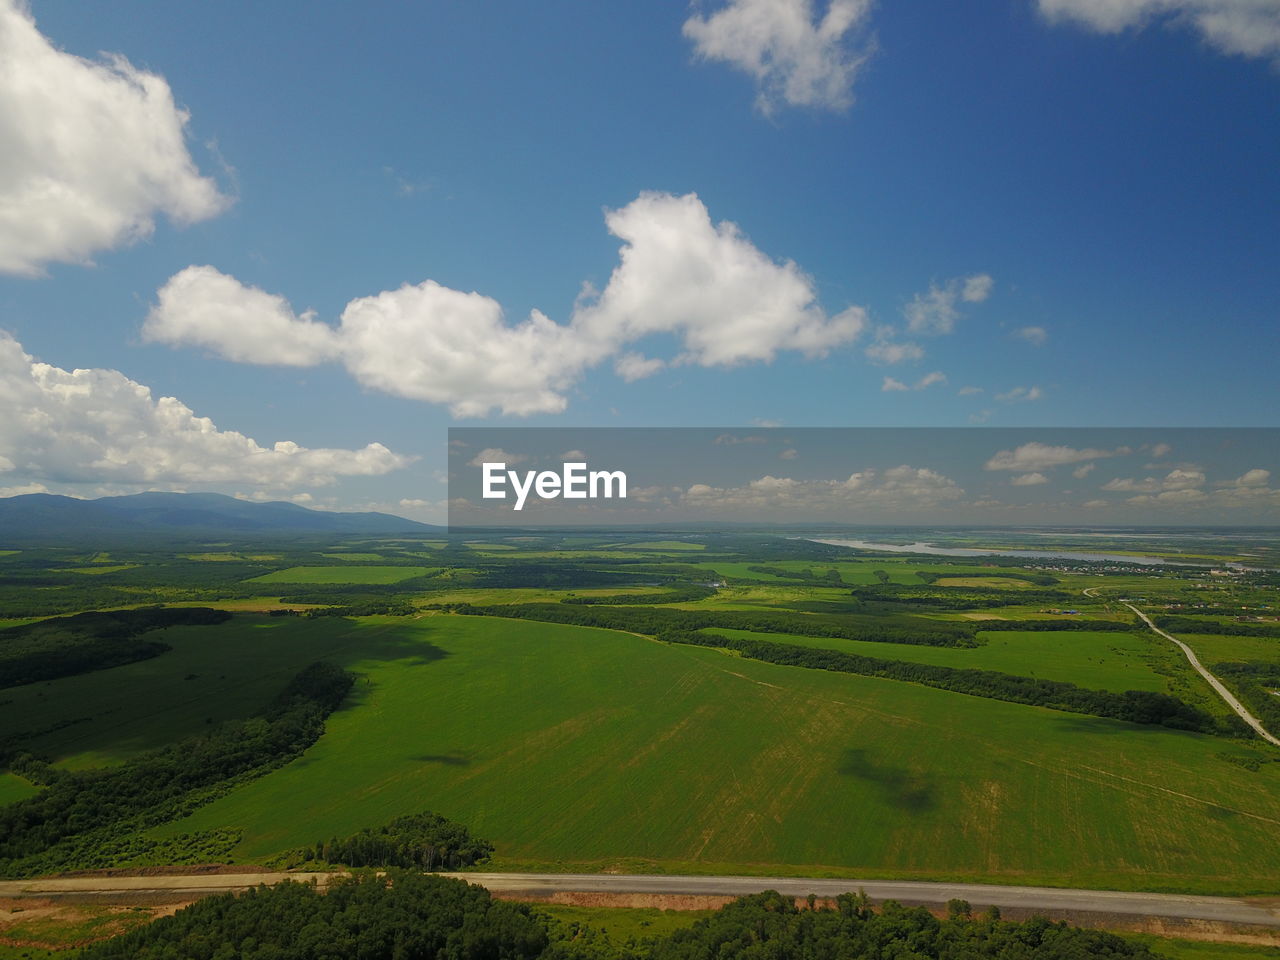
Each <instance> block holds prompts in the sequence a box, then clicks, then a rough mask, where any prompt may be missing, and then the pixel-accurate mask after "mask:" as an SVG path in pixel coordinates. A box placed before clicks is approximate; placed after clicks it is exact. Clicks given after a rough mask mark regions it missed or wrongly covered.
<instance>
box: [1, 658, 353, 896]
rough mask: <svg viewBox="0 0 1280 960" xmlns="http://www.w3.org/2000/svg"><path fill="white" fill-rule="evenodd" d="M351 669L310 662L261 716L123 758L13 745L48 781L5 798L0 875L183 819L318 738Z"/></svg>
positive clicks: (18, 761) (93, 854) (70, 859)
mask: <svg viewBox="0 0 1280 960" xmlns="http://www.w3.org/2000/svg"><path fill="white" fill-rule="evenodd" d="M354 679H355V678H354V676H353V675H352V674H350V673H347V672H346V671H345V670H343V669H341V668H340V667H337V666H335V665H333V664H330V663H323V662H322V663H313V664H311V665H310V666H308V667H306V668H305V669H303V670H302V671H301V672H300V673H298V674H297V675H296V676H295V677H294V678H293V679H292V680H291V681H290V682H289V684H288V685H287V686H286V687H285V688H284V690H282V691H281V692H280V694H279V695H278V696H277V697H276V698H275V699H274V700H273V701H272V702H271V704H270V705H268V707H267V708H266V709H265V710H264V711H263V712H262V713H261V714H259V715H258V716H255V717H251V718H249V719H248V720H239V721H232V722H228V723H224V724H221V725H220V726H217V727H215V728H214V729H212V730H210V731H209V732H208V733H205V734H203V735H200V736H196V737H188V738H186V739H183V740H179V741H177V742H175V743H173V744H171V745H169V746H167V747H164V748H162V749H160V750H156V751H153V752H151V753H147V754H144V755H143V756H141V757H137V758H135V759H133V760H129V761H127V762H126V763H123V764H121V765H120V766H118V767H110V768H107V769H103V770H83V771H74V772H69V771H63V770H58V769H57V768H54V767H51V766H49V765H48V764H47V763H44V762H42V761H40V760H39V759H38V758H33V757H32V756H31V755H30V754H26V753H22V752H19V751H17V750H16V749H14V748H10V752H9V755H8V756H6V757H0V760H3V761H5V765H7V766H9V767H11V768H13V769H19V770H22V771H23V773H24V774H28V775H32V776H34V777H36V778H37V779H38V780H40V781H42V782H43V783H45V784H46V786H45V789H44V790H42V791H40V793H38V794H36V795H35V796H33V797H28V798H27V799H25V800H19V801H17V802H16V803H11V804H8V805H6V806H3V807H0V875H5V876H27V875H32V874H35V873H41V872H48V871H50V870H53V869H67V868H69V867H72V866H98V865H101V864H100V863H99V862H96V861H97V860H100V859H101V857H100V855H99V853H98V852H97V848H98V847H100V846H103V845H105V846H106V847H108V848H109V847H111V845H112V844H116V843H119V842H120V841H121V840H122V838H123V837H124V836H125V835H128V834H130V833H132V832H136V831H137V830H140V829H142V828H145V827H149V826H154V825H156V824H159V823H164V822H167V821H169V820H174V819H177V818H178V817H180V816H183V815H185V814H186V813H187V812H189V811H190V810H192V809H194V808H195V807H197V806H199V805H200V804H202V803H205V802H208V801H209V800H211V799H214V798H215V797H216V796H219V795H220V794H221V793H222V792H225V791H226V789H229V785H230V784H232V783H234V782H239V780H240V779H243V778H245V777H247V776H257V775H260V774H262V773H265V772H266V771H267V770H270V769H272V768H275V767H278V766H281V765H283V764H285V763H287V762H288V761H289V760H292V759H293V758H295V757H297V756H299V755H300V754H301V753H302V752H303V751H304V750H306V749H307V747H309V746H311V745H312V744H313V743H315V742H316V740H318V739H319V738H320V735H321V734H322V733H323V732H324V723H325V718H326V717H328V715H329V714H330V713H332V712H333V711H334V710H335V709H336V708H337V707H338V704H340V703H341V702H342V700H343V698H344V697H345V696H346V695H347V692H348V691H349V690H350V689H351V685H352V683H353V682H354ZM95 858H96V859H95Z"/></svg>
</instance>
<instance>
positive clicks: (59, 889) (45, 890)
mask: <svg viewBox="0 0 1280 960" xmlns="http://www.w3.org/2000/svg"><path fill="white" fill-rule="evenodd" d="M328 876H330V875H329V874H323V873H297V874H286V873H254V874H210V875H207V876H182V877H77V878H66V879H49V880H6V881H0V897H18V896H27V897H41V896H55V897H56V896H78V897H83V896H92V895H110V894H120V893H133V894H142V893H158V894H163V895H166V896H175V895H179V894H187V895H191V896H200V895H204V894H208V893H216V892H223V891H227V890H243V889H245V888H247V887H252V886H256V885H258V884H260V883H267V884H272V883H279V882H280V881H282V880H286V879H295V880H299V879H300V880H309V879H318V880H319V881H320V882H321V883H323V882H324V880H325V879H327V878H328ZM456 876H459V877H461V878H462V879H465V880H468V881H470V882H471V883H477V884H480V885H481V886H484V887H487V888H488V889H489V890H492V891H494V892H495V893H507V894H512V893H523V894H527V895H529V896H534V897H546V896H550V895H552V894H555V893H625V894H635V893H641V894H671V895H677V896H689V895H693V896H741V895H742V894H747V893H759V892H760V891H762V890H777V891H779V892H781V893H785V894H791V895H793V896H797V897H804V896H808V895H809V894H810V893H813V894H817V895H818V896H820V897H833V896H836V895H837V894H841V893H845V892H848V891H857V890H859V889H861V890H865V891H866V893H867V895H868V896H869V897H871V899H872V900H875V901H882V900H899V901H902V902H903V903H909V904H916V903H920V904H926V905H941V904H945V903H946V902H947V901H948V900H950V899H952V898H960V899H963V900H968V901H969V902H970V904H972V905H973V907H974V908H975V909H985V908H986V907H988V906H991V905H993V904H994V905H996V906H998V907H1000V908H1001V909H1022V910H1040V911H1046V912H1051V913H1062V912H1067V911H1070V912H1085V913H1102V914H1108V915H1112V916H1116V915H1119V916H1132V917H1166V918H1177V919H1190V920H1214V921H1219V922H1225V923H1245V924H1257V925H1261V926H1267V927H1280V898H1278V899H1275V900H1271V901H1262V900H1246V899H1236V898H1230V897H1196V896H1182V895H1175V894H1159V893H1120V892H1116V891H1109V890H1060V889H1056V888H1052V887H998V886H991V885H987V884H976V883H923V882H915V881H897V880H892V881H890V880H827V879H816V878H795V877H686V876H645V875H619V874H560V873H554V874H541V873H464V874H457V875H456Z"/></svg>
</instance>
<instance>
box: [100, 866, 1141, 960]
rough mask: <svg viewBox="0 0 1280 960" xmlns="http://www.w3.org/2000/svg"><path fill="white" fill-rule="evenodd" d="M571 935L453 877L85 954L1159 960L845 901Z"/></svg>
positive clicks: (352, 881) (232, 911) (401, 878)
mask: <svg viewBox="0 0 1280 960" xmlns="http://www.w3.org/2000/svg"><path fill="white" fill-rule="evenodd" d="M592 933H593V931H591V930H590V929H588V930H586V931H584V930H582V929H581V927H580V926H578V925H574V926H573V927H571V928H566V926H565V925H562V924H560V923H558V922H557V921H555V920H553V919H552V918H551V917H549V916H547V915H546V914H542V913H539V912H537V910H536V908H534V907H532V906H531V905H529V904H523V903H510V902H505V901H501V900H496V899H494V898H493V897H492V895H491V894H490V893H489V892H488V891H487V890H485V889H483V888H482V887H477V886H471V885H469V884H467V883H464V882H463V881H462V880H456V879H453V878H449V877H440V876H424V875H422V874H415V873H406V872H400V871H392V872H390V873H389V874H386V875H374V874H361V875H357V876H353V877H349V878H341V879H335V880H334V881H332V882H331V883H330V884H329V885H328V887H327V888H326V892H325V893H324V894H323V895H321V893H320V892H319V891H318V890H317V888H316V887H315V886H314V885H312V884H303V883H294V882H286V883H282V884H279V885H277V886H274V887H258V888H256V889H253V890H249V891H246V892H244V893H241V894H230V893H228V894H221V895H219V896H213V897H206V898H205V899H203V900H200V901H198V902H197V903H194V904H192V905H191V906H188V907H186V908H184V909H182V910H179V911H178V912H177V913H175V914H174V915H173V916H170V917H162V918H161V919H159V920H156V921H155V922H154V923H151V924H150V925H148V926H146V927H142V928H141V929H137V930H134V931H132V932H130V933H127V934H125V935H123V936H120V937H117V938H115V939H113V940H108V941H105V942H103V943H100V944H97V945H94V946H91V947H89V948H87V949H86V950H85V951H84V952H83V953H82V954H80V956H81V957H82V958H83V960H112V958H129V960H178V958H181V960H224V958H232V957H234V958H237V960H330V958H332V960H337V958H349V957H350V958H354V957H359V958H361V960H417V958H423V960H426V958H429V960H783V958H791V957H797V958H801V957H802V958H816V960H862V958H884V960H889V958H901V960H926V958H934V960H988V958H990V960H1083V958H1090V960H1121V958H1132V960H1154V956H1155V955H1154V954H1152V953H1151V952H1150V950H1149V949H1148V948H1147V946H1146V945H1145V944H1140V943H1136V942H1133V941H1129V940H1125V939H1123V938H1121V937H1119V936H1117V935H1115V934H1113V933H1107V932H1105V931H1099V930H1082V929H1080V928H1079V927H1071V926H1068V925H1067V924H1066V923H1064V922H1058V923H1052V922H1050V921H1048V920H1045V919H1043V918H1041V917H1033V918H1032V919H1030V920H1027V921H1024V922H1009V921H1005V920H1002V919H1001V917H1000V913H999V911H998V910H996V909H994V908H992V909H990V910H988V911H986V912H984V913H983V914H981V915H980V916H974V915H973V913H972V911H971V909H970V908H969V906H968V904H966V903H964V902H963V901H958V900H957V901H952V902H951V903H950V904H949V905H948V915H947V917H946V918H945V919H939V918H937V917H935V916H934V915H933V914H932V913H930V912H929V911H928V910H926V909H925V908H924V907H904V906H902V905H901V904H898V903H896V902H893V901H890V902H888V903H885V904H884V905H883V906H882V907H881V908H880V909H878V910H877V909H873V908H872V906H871V904H870V901H869V900H868V898H867V897H866V896H864V895H862V894H852V893H846V894H842V895H840V896H839V897H837V898H836V900H835V905H834V907H828V906H825V905H824V906H818V905H817V903H816V901H815V900H814V899H813V898H810V899H809V902H808V903H807V904H806V906H805V907H799V906H797V904H796V902H795V900H794V899H793V898H791V897H786V896H783V895H782V894H780V893H777V892H776V891H772V890H770V891H766V892H764V893H760V894H755V895H752V896H747V897H739V898H738V899H737V900H734V901H732V902H731V903H729V904H727V905H725V906H724V907H722V908H721V909H720V910H718V911H716V912H715V913H714V914H713V915H711V916H710V917H706V918H704V919H700V920H698V921H696V922H695V923H694V924H692V925H691V926H690V927H689V928H687V929H683V930H677V931H676V932H674V933H671V934H668V935H666V936H659V937H653V938H649V939H645V940H641V941H640V942H634V941H631V942H628V943H625V944H616V943H614V942H613V941H612V940H611V939H610V938H609V937H608V936H607V935H603V936H593V935H591V934H592Z"/></svg>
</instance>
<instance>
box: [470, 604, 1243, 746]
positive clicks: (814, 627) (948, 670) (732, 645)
mask: <svg viewBox="0 0 1280 960" xmlns="http://www.w3.org/2000/svg"><path fill="white" fill-rule="evenodd" d="M455 609H456V610H457V612H458V613H461V614H465V615H471V616H498V617H514V618H519V619H527V620H540V621H546V622H552V623H571V624H575V625H579V626H592V627H604V628H606V629H613V630H626V631H629V632H632V633H643V634H647V635H649V636H653V637H655V638H656V639H658V640H662V641H665V642H668V643H685V644H692V645H695V646H704V647H715V648H721V649H729V650H734V651H736V652H737V653H739V654H741V655H742V656H744V657H749V658H751V659H753V660H761V661H763V662H765V663H775V664H781V665H785V666H799V667H808V668H810V669H818V670H832V671H836V672H838V673H853V674H858V675H860V676H868V677H883V678H886V679H890V680H901V681H906V682H909V683H918V684H921V685H923V686H929V687H936V688H938V689H942V690H951V691H953V692H956V693H966V694H969V695H971V696H978V697H987V698H989V699H992V700H1005V701H1008V702H1010V703H1023V704H1028V705H1030V706H1039V707H1049V708H1052V709H1055V710H1064V711H1067V712H1069V713H1083V714H1088V715H1090V716H1096V717H1106V718H1109V719H1115V720H1126V721H1129V722H1130V723H1142V724H1157V725H1160V726H1165V727H1170V728H1172V729H1177V730H1193V731H1198V732H1202V733H1228V734H1231V735H1237V734H1243V735H1246V736H1247V735H1249V731H1248V730H1247V728H1244V727H1243V725H1242V724H1238V723H1235V722H1233V720H1234V718H1230V719H1227V720H1224V721H1222V722H1221V723H1220V722H1219V721H1217V720H1215V719H1214V717H1213V716H1211V715H1210V714H1209V713H1207V712H1206V711H1204V710H1201V709H1200V708H1198V707H1194V706H1192V705H1191V704H1188V703H1186V702H1184V701H1182V700H1180V699H1178V698H1177V697H1173V696H1170V695H1168V694H1164V693H1155V692H1152V691H1148V690H1128V691H1125V692H1124V693H1116V692H1113V691H1109V690H1090V689H1088V688H1086V687H1080V686H1077V685H1075V684H1073V683H1068V682H1066V681H1063V680H1046V679H1041V678H1038V677H1023V676H1018V675H1016V674H1011V673H1001V672H999V671H995V670H981V669H975V668H971V667H945V666H936V665H933V664H924V663H912V662H909V661H905V660H888V659H881V658H879V657H868V656H863V655H860V654H854V653H845V652H843V651H838V650H824V649H817V648H814V647H804V646H799V645H797V644H790V643H785V642H782V641H777V640H759V639H752V638H738V637H727V636H723V635H720V634H708V633H704V632H702V630H703V629H705V628H710V627H715V628H720V629H736V630H745V631H750V632H755V633H790V634H795V635H799V636H812V637H839V638H845V639H850V640H866V639H873V638H878V637H885V636H895V637H904V638H905V637H910V639H893V640H886V641H882V642H889V643H930V644H931V645H934V646H952V647H963V646H970V645H976V643H977V640H976V639H973V637H972V634H969V633H960V632H950V633H939V634H936V635H929V634H925V633H921V634H911V633H907V632H906V631H903V632H901V633H898V632H896V631H892V630H887V629H882V630H880V631H879V632H877V631H875V629H874V628H871V629H868V628H865V627H863V626H862V625H860V624H859V623H857V622H853V623H850V622H848V621H849V619H850V618H848V617H839V618H837V617H831V618H828V619H824V618H823V617H822V615H820V614H808V615H805V614H792V615H787V614H772V613H763V612H755V611H703V610H697V611H694V610H668V609H661V608H659V609H652V610H649V609H644V610H631V609H625V608H594V607H588V608H585V609H584V608H582V607H573V608H568V609H566V608H565V607H564V606H563V605H560V604H550V603H523V604H510V605H506V606H489V607H479V606H472V605H470V604H459V605H457V607H456V608H455ZM1104 622H1107V621H1098V623H1104ZM989 623H1008V624H1010V625H1011V626H1010V627H1008V628H1005V629H1025V626H1024V625H1025V624H1028V623H1030V624H1039V625H1040V629H1045V630H1049V629H1052V630H1057V629H1080V628H1079V627H1075V626H1074V625H1073V626H1059V624H1060V623H1062V624H1073V623H1074V622H1073V621H1058V620H1043V621H1035V620H1033V621H989ZM987 625H988V622H986V621H984V623H983V624H982V628H983V629H985V628H986V627H987ZM1050 625H1052V626H1050ZM938 626H939V627H942V626H943V624H941V623H939V624H938ZM947 626H948V627H950V626H951V625H947ZM955 628H956V629H957V631H959V630H972V629H973V628H972V627H969V626H968V625H966V624H956V625H955ZM1118 628H1122V629H1130V628H1129V627H1128V626H1127V625H1125V624H1118ZM1032 629H1035V628H1034V627H1032ZM1109 629H1115V628H1109ZM828 630H830V632H826V631H828ZM926 638H927V639H926ZM965 641H968V642H965ZM1223 724H1225V726H1224V725H1223Z"/></svg>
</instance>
